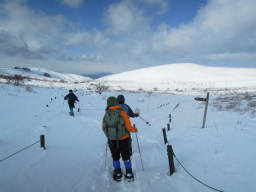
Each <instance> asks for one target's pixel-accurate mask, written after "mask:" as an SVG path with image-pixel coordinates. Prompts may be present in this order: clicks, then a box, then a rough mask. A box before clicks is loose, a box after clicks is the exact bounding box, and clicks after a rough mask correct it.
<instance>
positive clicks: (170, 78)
mask: <svg viewBox="0 0 256 192" xmlns="http://www.w3.org/2000/svg"><path fill="white" fill-rule="evenodd" d="M98 81H100V82H102V83H103V82H104V83H105V85H106V86H109V87H111V88H112V89H115V90H130V91H138V90H139V91H147V92H149V91H151V92H165V93H166V92H167V93H183V94H184V93H185V94H191V93H193V94H198V93H202V92H205V91H211V92H215V93H220V92H221V93H227V92H229V93H230V92H231V93H232V92H248V91H253V92H255V91H256V69H255V68H228V67H210V66H203V65H198V64H193V63H177V64H168V65H162V66H155V67H148V68H143V69H138V70H133V71H128V72H124V73H119V74H115V75H109V76H106V77H102V78H100V79H98Z"/></svg>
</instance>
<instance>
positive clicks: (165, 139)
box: [162, 128, 168, 144]
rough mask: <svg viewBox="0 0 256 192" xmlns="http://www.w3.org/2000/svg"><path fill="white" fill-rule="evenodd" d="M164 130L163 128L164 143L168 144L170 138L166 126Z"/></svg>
mask: <svg viewBox="0 0 256 192" xmlns="http://www.w3.org/2000/svg"><path fill="white" fill-rule="evenodd" d="M162 130H163V137H164V144H166V143H168V140H167V136H166V131H165V128H163V129H162Z"/></svg>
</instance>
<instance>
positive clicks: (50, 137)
mask: <svg viewBox="0 0 256 192" xmlns="http://www.w3.org/2000/svg"><path fill="white" fill-rule="evenodd" d="M177 67H178V66H177ZM248 76H249V75H248ZM159 78H160V77H159ZM248 79H250V77H248ZM120 93H122V94H124V95H125V97H126V103H128V104H129V105H130V106H131V107H132V108H133V109H135V108H139V109H140V111H141V114H140V115H141V117H143V118H144V119H146V120H147V121H149V122H150V123H151V126H148V125H147V124H146V123H145V122H144V121H142V120H141V119H140V118H132V119H131V121H132V123H134V124H135V125H136V127H137V128H138V130H139V131H138V133H137V135H138V139H139V144H140V148H141V155H142V160H143V164H144V169H145V170H144V171H143V170H142V167H141V161H140V155H139V151H138V147H137V141H136V137H135V134H134V133H132V144H133V151H134V153H133V156H132V164H133V170H134V173H135V182H132V183H128V182H126V181H125V180H123V181H121V182H120V183H116V182H114V181H113V180H112V178H111V172H112V169H113V168H112V159H111V155H110V152H109V150H108V151H107V156H106V157H107V158H106V167H105V160H104V157H105V147H106V138H105V136H104V133H103V132H102V130H101V125H102V118H103V116H104V112H105V107H106V99H107V97H108V96H112V95H113V96H117V95H118V94H120ZM66 94H67V90H63V89H53V88H51V89H50V88H38V87H33V88H32V90H29V91H28V90H27V89H26V87H22V86H18V87H17V86H11V85H7V84H0V98H1V101H2V102H1V111H0V125H1V126H0V133H1V134H0V191H1V192H35V191H36V192H46V191H47V192H60V191H61V192H85V191H86V192H93V191H99V192H129V191H130V192H146V191H149V192H150V191H152V192H155V191H161V192H170V191H175V192H195V191H196V192H199V191H200V192H208V191H213V190H211V189H209V188H207V187H205V186H203V185H201V184H200V183H198V182H197V181H195V180H193V179H192V177H191V176H189V175H188V174H187V173H186V172H185V171H184V170H183V168H182V167H181V166H180V165H179V164H178V162H177V161H176V160H175V159H174V164H175V170H176V171H175V173H174V174H173V175H172V176H170V175H168V160H167V152H166V145H165V144H164V143H163V138H162V128H163V127H166V124H167V123H168V121H169V119H168V117H169V113H170V112H172V121H171V131H169V132H167V137H168V140H169V143H170V144H171V145H172V146H173V149H174V153H175V154H176V156H177V158H178V160H179V161H180V162H181V163H182V164H183V165H184V166H185V168H186V169H187V170H189V171H190V172H191V173H192V174H193V175H194V176H195V177H196V178H198V179H200V180H201V181H203V182H205V183H206V184H208V185H210V186H212V187H215V188H217V189H221V190H224V191H227V192H228V191H230V192H231V191H232V192H241V191H255V190H256V186H255V178H256V164H255V158H256V151H255V144H256V140H255V138H256V129H255V120H256V119H255V116H250V115H249V114H248V113H244V114H243V115H241V114H240V113H238V112H228V111H217V110H215V108H213V105H212V104H213V103H212V100H213V99H214V98H215V97H217V96H211V97H210V105H209V108H208V113H207V121H206V128H204V129H202V128H201V126H202V116H203V110H204V103H202V102H197V101H195V100H194V98H193V96H191V95H171V94H160V93H153V94H147V93H128V92H103V93H102V94H101V95H99V94H96V93H94V92H88V91H87V92H86V91H82V90H80V91H78V92H76V94H77V96H78V97H79V100H80V104H79V105H78V104H76V110H77V109H78V107H80V112H77V111H76V110H75V117H71V116H69V115H68V107H67V103H66V102H64V100H63V97H64V96H65V95H66ZM255 96H256V95H255V93H254V97H255ZM55 97H56V98H55ZM177 104H179V105H178V107H177V108H176V109H175V110H174V107H175V106H176V105H177ZM46 105H48V107H46ZM41 134H44V135H45V137H46V150H43V149H41V148H40V146H39V144H36V145H34V146H32V147H30V148H28V149H27V150H25V151H23V152H20V153H18V154H16V155H14V156H12V157H10V158H9V159H7V160H5V161H1V159H3V158H4V157H6V156H9V155H10V154H13V153H15V152H16V151H18V150H20V149H22V148H23V147H25V146H28V145H30V144H32V143H34V142H35V141H38V140H39V135H41ZM121 165H122V170H123V171H124V166H123V163H121Z"/></svg>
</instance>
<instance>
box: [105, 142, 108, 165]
mask: <svg viewBox="0 0 256 192" xmlns="http://www.w3.org/2000/svg"><path fill="white" fill-rule="evenodd" d="M107 153H108V142H106V150H105V169H106V167H107Z"/></svg>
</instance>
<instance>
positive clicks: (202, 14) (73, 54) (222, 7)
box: [0, 0, 256, 74]
mask: <svg viewBox="0 0 256 192" xmlns="http://www.w3.org/2000/svg"><path fill="white" fill-rule="evenodd" d="M255 10H256V1H255V0H0V66H22V67H42V68H46V69H51V70H55V71H59V72H72V73H79V74H83V73H97V72H112V73H117V72H122V71H127V70H132V69H138V68H143V67H149V66H156V65H163V64H169V63H180V62H192V63H198V64H202V65H216V66H230V67H231V66H232V67H256V11H255Z"/></svg>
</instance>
